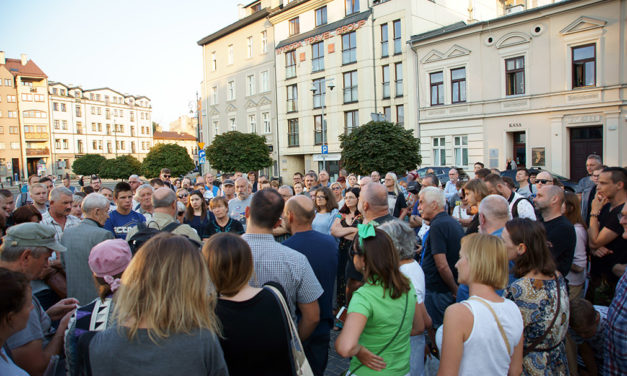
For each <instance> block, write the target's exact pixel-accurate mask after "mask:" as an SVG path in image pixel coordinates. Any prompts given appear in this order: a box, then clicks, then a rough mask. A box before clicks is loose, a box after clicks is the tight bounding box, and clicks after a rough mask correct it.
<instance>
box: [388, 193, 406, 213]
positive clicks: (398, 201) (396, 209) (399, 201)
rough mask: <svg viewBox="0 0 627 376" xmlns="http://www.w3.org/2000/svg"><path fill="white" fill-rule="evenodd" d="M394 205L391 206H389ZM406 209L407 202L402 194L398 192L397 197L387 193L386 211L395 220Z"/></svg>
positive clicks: (394, 194)
mask: <svg viewBox="0 0 627 376" xmlns="http://www.w3.org/2000/svg"><path fill="white" fill-rule="evenodd" d="M392 203H393V204H394V205H391V204H392ZM406 207H407V201H406V200H405V195H404V194H403V193H402V192H399V194H398V195H397V194H396V193H394V192H388V210H389V211H390V214H391V215H392V216H394V217H395V218H398V217H400V216H401V210H403V209H405V208H406Z"/></svg>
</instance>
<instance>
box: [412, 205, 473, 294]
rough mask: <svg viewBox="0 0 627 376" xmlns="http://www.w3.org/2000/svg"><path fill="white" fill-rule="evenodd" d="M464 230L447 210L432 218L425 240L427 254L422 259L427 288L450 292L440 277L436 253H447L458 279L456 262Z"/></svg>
mask: <svg viewBox="0 0 627 376" xmlns="http://www.w3.org/2000/svg"><path fill="white" fill-rule="evenodd" d="M463 236H464V230H463V229H462V226H461V225H460V224H459V222H457V221H456V220H455V218H453V217H451V216H450V215H448V214H447V213H445V212H441V213H440V214H438V215H436V216H435V217H434V218H433V219H432V220H431V227H430V228H429V234H428V235H427V241H426V242H425V249H424V252H425V255H424V258H423V260H422V270H423V271H424V273H425V281H426V288H427V290H429V291H434V292H449V291H450V290H449V288H448V286H447V285H446V283H445V282H444V280H443V279H442V277H440V273H439V272H438V268H437V267H436V265H435V259H434V258H433V255H434V254H439V253H445V254H446V261H447V262H448V266H449V268H451V272H453V277H454V278H455V280H456V281H457V269H456V268H455V263H456V262H457V260H458V259H459V248H460V243H461V240H462V237H463Z"/></svg>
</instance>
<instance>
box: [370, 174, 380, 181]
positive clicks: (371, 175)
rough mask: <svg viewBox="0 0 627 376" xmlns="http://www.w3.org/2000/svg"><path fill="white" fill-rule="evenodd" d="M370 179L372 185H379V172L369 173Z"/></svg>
mask: <svg viewBox="0 0 627 376" xmlns="http://www.w3.org/2000/svg"><path fill="white" fill-rule="evenodd" d="M370 179H372V182H373V183H381V174H380V173H379V171H372V172H371V173H370Z"/></svg>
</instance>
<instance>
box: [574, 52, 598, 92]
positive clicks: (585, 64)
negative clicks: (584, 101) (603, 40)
mask: <svg viewBox="0 0 627 376" xmlns="http://www.w3.org/2000/svg"><path fill="white" fill-rule="evenodd" d="M572 53H573V88H576V87H585V86H594V85H596V45H594V44H589V45H587V46H578V47H573V49H572Z"/></svg>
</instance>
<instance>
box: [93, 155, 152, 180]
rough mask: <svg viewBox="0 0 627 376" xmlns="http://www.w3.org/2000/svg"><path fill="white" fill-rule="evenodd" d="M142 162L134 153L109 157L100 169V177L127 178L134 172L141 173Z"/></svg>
mask: <svg viewBox="0 0 627 376" xmlns="http://www.w3.org/2000/svg"><path fill="white" fill-rule="evenodd" d="M141 168H142V164H141V162H140V161H138V160H137V158H135V157H133V156H132V155H120V156H118V157H117V158H114V159H107V160H106V162H105V163H104V165H103V166H102V168H101V169H100V177H102V178H105V179H127V178H128V177H129V176H131V175H133V174H140V173H141Z"/></svg>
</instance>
